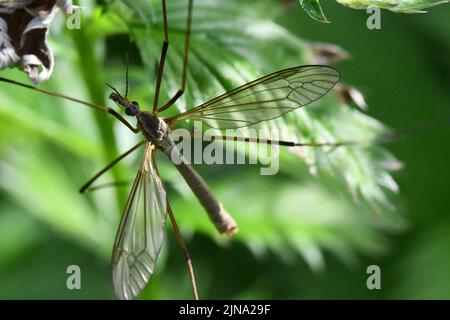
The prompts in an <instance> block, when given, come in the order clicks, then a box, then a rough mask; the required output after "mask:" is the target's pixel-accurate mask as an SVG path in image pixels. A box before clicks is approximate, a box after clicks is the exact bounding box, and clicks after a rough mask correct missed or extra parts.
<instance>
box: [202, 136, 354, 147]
mask: <svg viewBox="0 0 450 320" xmlns="http://www.w3.org/2000/svg"><path fill="white" fill-rule="evenodd" d="M194 137H195V138H203V139H206V140H207V141H214V140H222V141H225V140H226V141H241V142H250V143H264V144H275V145H279V146H285V147H316V148H319V147H339V146H344V145H354V144H357V143H358V142H357V141H350V140H349V141H341V142H322V143H315V142H306V143H300V142H292V141H283V140H271V139H259V138H248V137H236V136H226V135H223V136H212V135H197V136H195V134H194Z"/></svg>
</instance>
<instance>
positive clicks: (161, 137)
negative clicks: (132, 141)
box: [137, 112, 175, 152]
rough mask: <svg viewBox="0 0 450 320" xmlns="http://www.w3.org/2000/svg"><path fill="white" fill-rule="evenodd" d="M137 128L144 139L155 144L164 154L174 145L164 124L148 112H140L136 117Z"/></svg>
mask: <svg viewBox="0 0 450 320" xmlns="http://www.w3.org/2000/svg"><path fill="white" fill-rule="evenodd" d="M137 120H138V124H139V127H140V128H141V129H142V133H143V134H144V137H145V139H147V141H149V142H151V143H153V144H155V145H156V146H157V147H159V148H161V149H162V150H163V151H165V152H170V151H171V150H172V148H173V146H174V145H175V144H174V142H173V140H172V138H171V136H170V130H169V127H168V126H167V124H166V122H165V121H164V120H163V119H161V118H160V117H158V116H155V115H153V114H151V113H149V112H141V113H140V114H139V115H137Z"/></svg>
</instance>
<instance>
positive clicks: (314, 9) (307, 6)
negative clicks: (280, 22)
mask: <svg viewBox="0 0 450 320" xmlns="http://www.w3.org/2000/svg"><path fill="white" fill-rule="evenodd" d="M300 5H301V6H302V8H303V10H305V11H306V13H307V14H308V15H309V16H310V17H311V18H313V19H316V20H317V21H320V22H325V23H329V22H330V21H328V19H327V18H326V17H325V14H324V13H323V11H322V7H321V6H320V3H319V0H300Z"/></svg>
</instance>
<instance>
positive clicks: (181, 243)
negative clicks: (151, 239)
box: [167, 201, 198, 300]
mask: <svg viewBox="0 0 450 320" xmlns="http://www.w3.org/2000/svg"><path fill="white" fill-rule="evenodd" d="M167 211H168V213H169V217H170V221H171V222H172V226H173V230H174V231H175V235H176V237H177V240H178V244H179V246H180V249H181V251H182V252H183V255H184V260H185V262H186V265H187V268H188V272H189V278H190V280H191V285H192V291H193V293H194V300H198V292H197V283H196V281H195V274H194V268H193V267H192V259H191V256H190V254H189V251H188V249H187V247H186V243H185V242H184V240H183V236H182V235H181V232H180V229H179V228H178V225H177V222H176V220H175V216H174V214H173V211H172V208H171V207H170V204H169V201H167Z"/></svg>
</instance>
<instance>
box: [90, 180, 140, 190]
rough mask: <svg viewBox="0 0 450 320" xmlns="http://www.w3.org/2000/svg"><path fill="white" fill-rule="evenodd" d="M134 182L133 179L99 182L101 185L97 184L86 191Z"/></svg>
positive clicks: (122, 185) (116, 186) (123, 185)
mask: <svg viewBox="0 0 450 320" xmlns="http://www.w3.org/2000/svg"><path fill="white" fill-rule="evenodd" d="M132 183H133V180H121V181H113V182H107V183H103V184H99V185H96V186H93V187H89V188H88V189H86V191H85V192H84V193H87V192H93V191H97V190H100V189H106V188H118V187H125V186H127V185H130V184H132Z"/></svg>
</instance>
